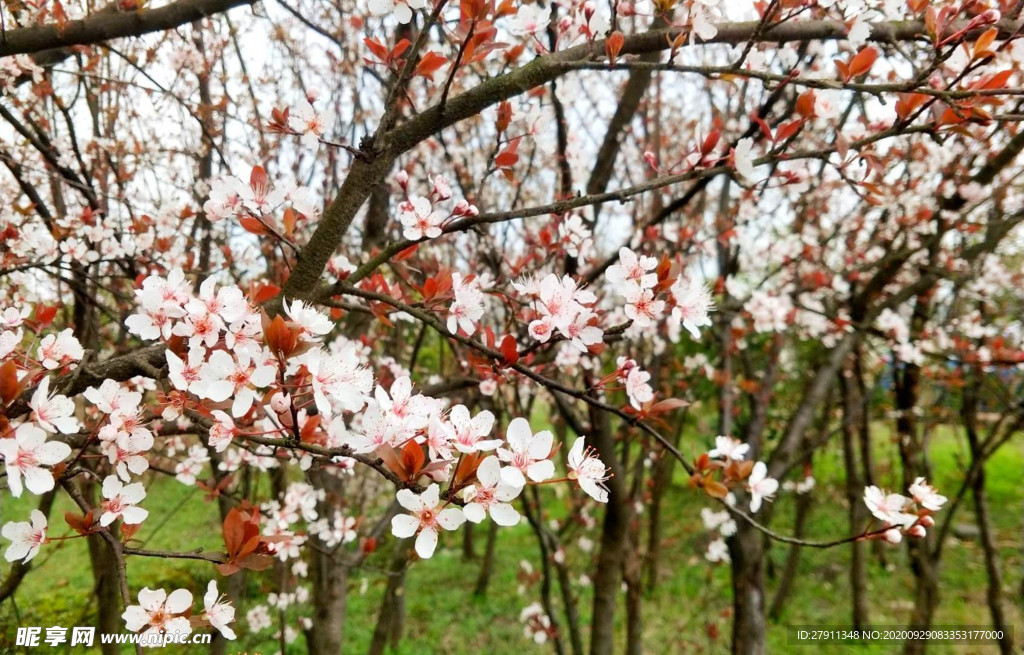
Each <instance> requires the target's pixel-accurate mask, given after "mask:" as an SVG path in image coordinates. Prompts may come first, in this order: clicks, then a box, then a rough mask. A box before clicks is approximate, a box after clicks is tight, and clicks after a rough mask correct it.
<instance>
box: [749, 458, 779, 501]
mask: <svg viewBox="0 0 1024 655" xmlns="http://www.w3.org/2000/svg"><path fill="white" fill-rule="evenodd" d="M747 487H748V488H749V490H750V511H751V512H757V510H759V509H761V501H763V500H771V499H772V496H773V495H775V492H776V491H778V489H779V481H778V480H776V479H774V478H770V477H768V467H767V466H765V463H764V462H758V463H756V464H754V469H753V470H752V471H751V472H750V477H749V478H747Z"/></svg>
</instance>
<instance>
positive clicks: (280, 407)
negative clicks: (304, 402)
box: [270, 393, 292, 414]
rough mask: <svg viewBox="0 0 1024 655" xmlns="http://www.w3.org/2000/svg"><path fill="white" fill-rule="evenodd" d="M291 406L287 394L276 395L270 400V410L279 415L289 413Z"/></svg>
mask: <svg viewBox="0 0 1024 655" xmlns="http://www.w3.org/2000/svg"><path fill="white" fill-rule="evenodd" d="M291 404H292V403H291V400H290V399H289V398H288V395H287V394H283V393H275V394H274V395H273V396H272V397H271V398H270V408H271V409H273V410H274V411H275V412H277V413H278V414H284V413H285V412H287V411H288V410H289V408H290V407H291Z"/></svg>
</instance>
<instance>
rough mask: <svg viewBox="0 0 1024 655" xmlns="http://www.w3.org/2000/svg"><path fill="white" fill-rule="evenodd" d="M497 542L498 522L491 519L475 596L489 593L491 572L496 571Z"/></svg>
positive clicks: (474, 592)
mask: <svg viewBox="0 0 1024 655" xmlns="http://www.w3.org/2000/svg"><path fill="white" fill-rule="evenodd" d="M497 543H498V524H497V523H495V522H494V521H491V522H490V525H489V526H488V527H487V545H486V547H485V548H484V559H483V561H482V562H481V563H480V574H479V575H478V576H477V579H476V587H474V588H473V595H474V596H479V597H483V596H486V595H487V587H488V585H489V584H490V583H491V574H492V573H493V572H494V548H495V546H496V544H497Z"/></svg>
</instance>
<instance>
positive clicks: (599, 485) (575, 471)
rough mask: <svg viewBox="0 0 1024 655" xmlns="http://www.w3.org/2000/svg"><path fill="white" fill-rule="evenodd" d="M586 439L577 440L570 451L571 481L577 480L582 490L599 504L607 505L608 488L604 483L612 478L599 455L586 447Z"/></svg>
mask: <svg viewBox="0 0 1024 655" xmlns="http://www.w3.org/2000/svg"><path fill="white" fill-rule="evenodd" d="M584 439H585V438H584V437H579V438H577V439H576V442H575V443H573V445H572V448H571V449H570V450H569V454H568V456H567V464H568V466H569V479H570V480H576V482H577V484H579V485H580V488H581V489H583V491H585V492H586V493H587V495H589V496H590V497H591V498H593V499H594V500H596V501H597V502H599V503H607V502H608V487H607V486H605V484H604V483H605V481H606V480H608V478H609V477H611V476H610V474H609V472H608V469H607V467H605V465H604V463H603V462H602V461H601V459H600V458H599V457H598V456H597V453H596V452H595V451H594V450H593V449H592V448H585V447H584Z"/></svg>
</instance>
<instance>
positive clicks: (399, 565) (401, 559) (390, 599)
mask: <svg viewBox="0 0 1024 655" xmlns="http://www.w3.org/2000/svg"><path fill="white" fill-rule="evenodd" d="M411 544H412V539H411V538H409V539H398V540H397V541H395V546H394V551H393V552H392V554H391V565H390V567H389V569H388V585H387V588H386V589H385V590H384V599H383V600H382V601H381V603H380V613H379V614H377V626H376V627H375V628H374V630H373V639H372V640H371V641H370V649H369V651H367V652H368V653H369V655H382V653H384V650H385V649H386V648H388V647H390V648H392V649H395V648H398V642H399V641H400V640H401V639H402V628H403V625H404V624H405V572H406V569H407V567H408V564H409V547H410V545H411Z"/></svg>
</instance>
